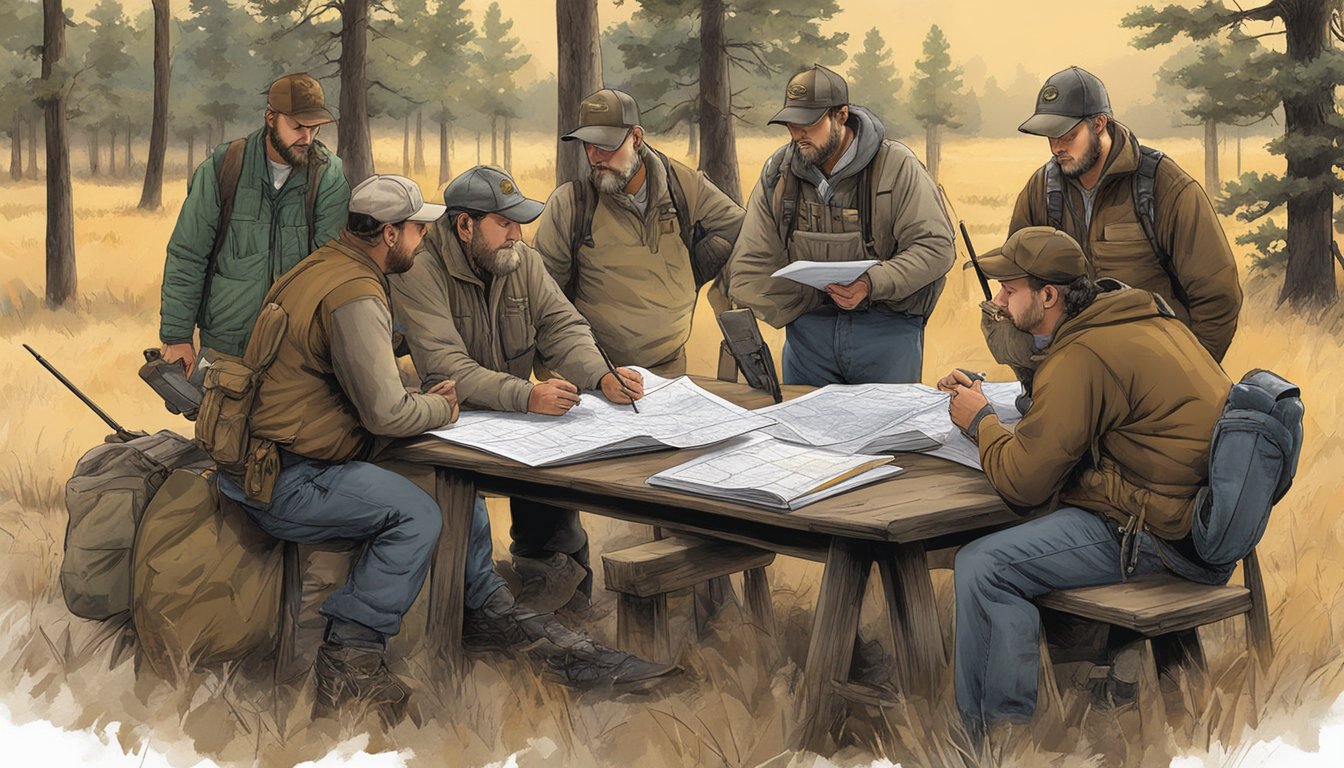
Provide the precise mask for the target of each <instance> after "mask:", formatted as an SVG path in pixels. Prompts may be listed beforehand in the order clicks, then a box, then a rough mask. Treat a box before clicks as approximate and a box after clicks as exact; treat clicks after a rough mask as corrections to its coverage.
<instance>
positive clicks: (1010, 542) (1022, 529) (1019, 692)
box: [953, 507, 1231, 736]
mask: <svg viewBox="0 0 1344 768" xmlns="http://www.w3.org/2000/svg"><path fill="white" fill-rule="evenodd" d="M1138 546H1139V559H1138V566H1137V567H1136V568H1135V570H1134V574H1133V575H1134V576H1140V575H1143V574H1150V573H1160V572H1162V571H1168V570H1169V571H1171V572H1173V573H1175V574H1176V575H1178V576H1181V577H1182V578H1187V579H1191V580H1193V581H1199V582H1201V583H1214V584H1216V583H1223V582H1225V581H1226V580H1227V578H1228V576H1230V575H1231V570H1230V569H1227V570H1221V569H1220V570H1219V571H1217V572H1214V571H1210V570H1207V569H1204V568H1202V567H1201V566H1198V565H1196V564H1193V563H1191V562H1189V561H1188V560H1185V559H1184V558H1181V557H1179V556H1178V555H1176V554H1175V553H1173V552H1172V551H1171V550H1170V548H1169V547H1167V546H1164V545H1161V544H1159V543H1158V542H1157V541H1156V540H1155V539H1154V538H1153V537H1151V536H1149V535H1148V534H1146V533H1142V534H1140V535H1139V542H1138ZM1159 547H1161V553H1160V554H1159V550H1158V548H1159ZM955 569H956V570H955V572H954V575H953V580H954V582H955V584H956V594H957V629H956V668H955V677H956V691H957V708H958V709H959V710H960V711H961V718H962V721H963V722H964V723H965V725H966V730H967V731H968V732H969V733H971V734H972V735H973V736H977V735H979V734H983V733H984V729H985V728H986V727H987V726H989V725H992V724H994V723H996V722H1001V721H1009V722H1025V721H1027V720H1030V719H1031V717H1032V715H1033V714H1035V711H1036V682H1037V674H1038V669H1039V661H1040V645H1039V643H1040V613H1039V611H1038V610H1037V608H1036V605H1035V604H1034V603H1033V602H1032V599H1033V598H1036V597H1039V596H1040V595H1043V594H1045V593H1046V592H1050V591H1052V590H1056V589H1072V588H1075V587H1091V586H1099V585H1102V584H1115V583H1117V582H1120V581H1123V580H1124V577H1123V576H1122V575H1121V570H1120V531H1119V526H1118V525H1117V524H1116V523H1114V522H1112V521H1110V520H1108V519H1106V518H1104V517H1102V516H1101V515H1099V514H1096V513H1094V512H1088V511H1086V510H1082V509H1078V508H1076V507H1065V508H1063V509H1060V510H1058V511H1056V512H1053V513H1051V514H1049V515H1046V516H1044V517H1041V518H1037V519H1035V520H1031V521H1029V522H1025V523H1022V524H1021V525H1018V526H1014V527H1013V528H1009V529H1007V530H1003V531H999V532H997V533H992V534H990V535H988V536H985V537H983V538H980V539H977V540H975V541H974V542H972V543H970V544H968V545H966V546H965V547H962V548H961V550H960V551H959V552H957V558H956V564H955Z"/></svg>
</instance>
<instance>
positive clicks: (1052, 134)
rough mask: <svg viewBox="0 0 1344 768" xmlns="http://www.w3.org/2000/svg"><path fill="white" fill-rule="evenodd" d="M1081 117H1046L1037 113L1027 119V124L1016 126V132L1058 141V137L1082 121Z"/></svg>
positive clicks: (1046, 115)
mask: <svg viewBox="0 0 1344 768" xmlns="http://www.w3.org/2000/svg"><path fill="white" fill-rule="evenodd" d="M1082 119H1083V118H1081V117H1073V116H1072V115H1048V114H1041V113H1037V114H1035V115H1032V116H1031V117H1030V118H1028V119H1027V122H1025V123H1023V124H1021V125H1019V126H1017V130H1019V131H1021V132H1023V133H1030V134H1032V135H1034V136H1044V137H1046V138H1048V139H1058V138H1059V137H1060V136H1063V135H1064V134H1066V133H1068V132H1069V131H1071V130H1073V126H1075V125H1077V124H1078V121H1080V120H1082Z"/></svg>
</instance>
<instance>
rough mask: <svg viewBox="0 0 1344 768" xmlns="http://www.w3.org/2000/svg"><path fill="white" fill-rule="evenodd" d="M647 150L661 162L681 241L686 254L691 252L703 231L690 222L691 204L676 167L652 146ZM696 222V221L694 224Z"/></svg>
mask: <svg viewBox="0 0 1344 768" xmlns="http://www.w3.org/2000/svg"><path fill="white" fill-rule="evenodd" d="M646 146H647V145H646ZM649 151H650V152H652V153H653V155H654V156H655V157H657V158H658V159H659V160H661V161H662V163H663V173H664V175H666V176H667V193H668V195H669V196H670V197H671V198H672V207H673V208H674V209H675V210H676V214H677V227H678V229H679V231H680V232H681V242H682V243H684V244H685V245H686V253H687V254H688V255H690V254H693V253H694V249H695V245H696V243H697V242H699V241H700V239H701V238H702V237H703V235H701V236H700V237H697V236H696V235H697V232H703V229H702V228H700V227H697V226H695V225H693V224H692V223H691V206H690V205H689V204H688V203H687V202H686V189H685V187H684V186H683V185H682V183H681V178H680V176H679V174H678V172H677V170H676V168H674V167H673V166H672V161H671V160H668V159H667V155H664V154H663V153H662V152H659V151H658V150H656V149H654V148H653V147H649ZM698 223H699V222H696V224H698Z"/></svg>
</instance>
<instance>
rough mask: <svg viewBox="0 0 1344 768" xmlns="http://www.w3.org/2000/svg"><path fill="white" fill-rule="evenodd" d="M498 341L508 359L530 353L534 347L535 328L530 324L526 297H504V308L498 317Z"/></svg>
mask: <svg viewBox="0 0 1344 768" xmlns="http://www.w3.org/2000/svg"><path fill="white" fill-rule="evenodd" d="M499 343H500V346H501V347H502V348H503V349H504V357H505V358H506V359H508V360H514V359H517V358H519V357H522V356H523V355H527V354H531V353H532V352H533V350H534V349H535V348H536V344H537V329H536V328H535V327H533V325H532V313H531V312H530V311H529V309H528V304H527V297H525V296H524V297H514V296H505V297H504V308H503V311H501V312H500V317H499Z"/></svg>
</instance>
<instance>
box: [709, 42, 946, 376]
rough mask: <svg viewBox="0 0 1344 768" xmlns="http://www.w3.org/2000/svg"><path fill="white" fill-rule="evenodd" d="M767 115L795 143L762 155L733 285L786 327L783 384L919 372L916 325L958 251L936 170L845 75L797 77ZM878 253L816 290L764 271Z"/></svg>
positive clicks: (736, 296) (813, 72)
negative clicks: (893, 134) (897, 136)
mask: <svg viewBox="0 0 1344 768" xmlns="http://www.w3.org/2000/svg"><path fill="white" fill-rule="evenodd" d="M770 122H771V124H774V125H783V126H786V127H787V128H788V130H789V137H790V138H791V139H792V141H791V142H790V143H789V144H787V145H786V146H784V147H782V148H780V149H779V150H778V151H776V152H775V153H774V154H773V155H771V156H770V159H769V160H767V161H766V163H765V169H764V170H763V171H762V172H761V183H760V184H758V185H757V187H756V189H755V190H753V191H752V193H751V199H750V201H749V202H748V203H747V217H746V220H745V222H744V223H743V225H742V233H741V235H739V237H738V239H737V244H736V246H735V247H734V248H733V256H732V260H731V262H730V268H729V272H730V275H731V277H730V283H729V293H730V294H731V295H732V297H733V300H734V301H736V302H737V303H738V304H741V305H742V306H746V307H750V308H751V309H752V310H753V311H755V313H756V315H757V316H758V317H760V318H762V319H763V320H765V321H766V322H768V323H770V324H771V325H773V326H775V327H776V328H786V329H787V330H786V337H785V342H784V360H783V372H784V383H786V384H810V385H812V386H824V385H826V384H862V383H870V382H911V381H919V380H920V374H921V369H922V366H923V362H924V324H925V322H926V321H927V319H928V316H929V314H930V313H931V312H932V311H933V307H934V304H935V303H937V301H938V295H939V294H940V293H942V290H943V283H944V281H945V278H944V275H946V274H947V271H948V270H949V269H951V267H952V264H953V262H954V261H955V260H956V250H955V247H954V245H953V241H952V224H951V222H950V221H949V220H948V218H947V214H946V213H945V212H944V210H943V205H942V198H941V196H940V193H939V191H938V188H937V186H936V185H935V184H934V182H933V179H931V178H930V177H929V174H928V172H927V171H926V170H925V169H924V166H923V165H922V164H921V163H920V162H919V160H918V158H916V157H915V155H914V153H912V152H911V151H910V149H909V148H908V147H906V146H905V145H904V144H901V143H900V142H897V141H893V140H891V139H887V138H885V133H884V129H883V127H882V123H881V122H880V121H879V120H878V119H877V117H876V116H874V115H873V114H872V113H871V112H869V111H868V110H866V109H864V108H863V107H860V106H857V105H851V104H850V103H849V86H848V85H847V84H846V83H845V80H844V78H842V77H841V76H840V75H838V74H836V73H835V72H832V71H831V70H829V69H827V68H825V67H823V66H820V65H816V66H813V67H812V68H811V69H808V70H805V71H803V72H800V73H798V74H797V75H794V76H793V78H792V79H791V80H789V84H788V87H787V88H786V89H785V98H784V108H783V109H782V110H780V112H779V113H778V114H776V115H775V116H774V117H773V118H772V119H771V120H770ZM868 259H872V260H875V261H877V262H878V263H877V264H876V265H875V266H873V267H871V268H869V269H868V270H866V271H865V272H863V273H862V275H860V276H859V277H858V279H856V280H854V281H852V282H849V283H846V284H839V283H832V284H831V285H828V286H826V288H825V290H817V289H815V288H811V287H809V286H806V285H803V284H801V283H795V282H793V281H790V280H787V279H785V278H779V277H772V276H771V275H772V274H773V273H774V272H775V271H776V270H778V269H780V268H781V267H783V266H785V265H787V264H789V263H790V262H794V261H862V260H868Z"/></svg>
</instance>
